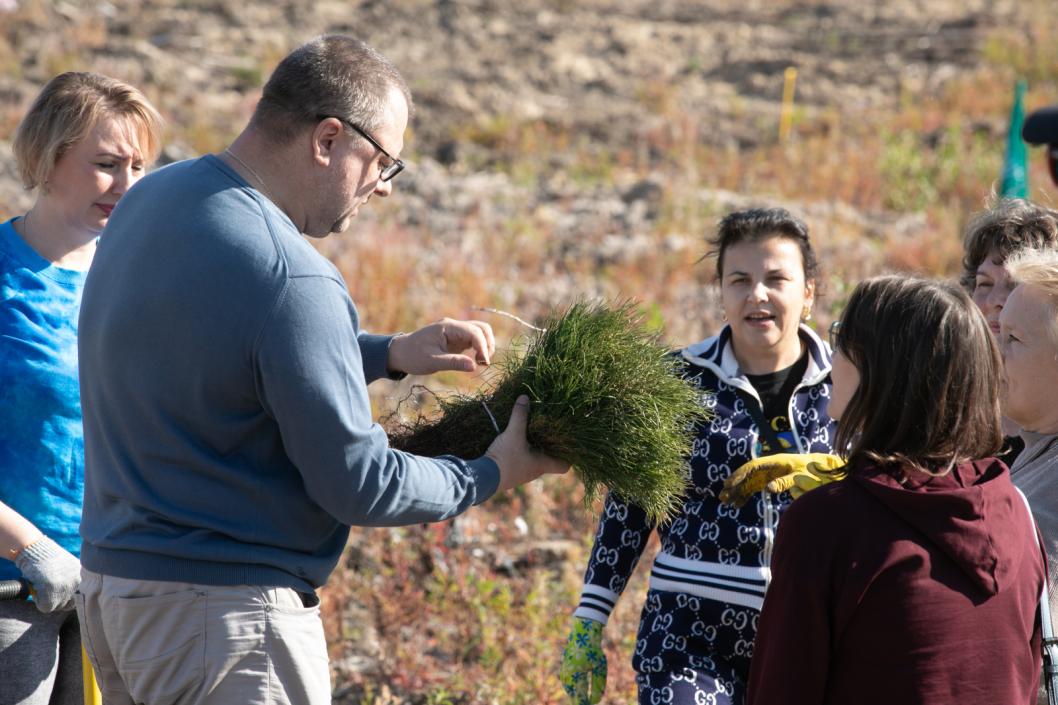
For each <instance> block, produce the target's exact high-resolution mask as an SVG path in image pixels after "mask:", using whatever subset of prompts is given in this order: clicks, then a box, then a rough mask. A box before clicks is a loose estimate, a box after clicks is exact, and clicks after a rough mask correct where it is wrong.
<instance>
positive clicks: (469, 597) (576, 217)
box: [0, 0, 1058, 705]
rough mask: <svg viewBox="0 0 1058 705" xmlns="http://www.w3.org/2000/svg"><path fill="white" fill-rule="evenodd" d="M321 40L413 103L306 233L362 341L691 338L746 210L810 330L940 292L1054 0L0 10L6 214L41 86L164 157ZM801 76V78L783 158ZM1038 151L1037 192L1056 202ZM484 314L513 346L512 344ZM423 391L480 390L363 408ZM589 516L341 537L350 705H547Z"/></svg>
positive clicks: (625, 669)
mask: <svg viewBox="0 0 1058 705" xmlns="http://www.w3.org/2000/svg"><path fill="white" fill-rule="evenodd" d="M323 31H342V32H347V33H352V34H354V35H358V36H361V37H362V38H364V39H365V40H367V41H369V42H371V43H373V44H375V45H376V46H378V47H379V48H380V49H382V50H383V52H384V53H386V54H387V55H388V56H390V58H392V59H393V60H394V61H395V63H397V65H398V66H399V67H400V68H401V69H402V70H403V71H404V72H405V74H406V75H407V76H408V79H409V83H410V84H411V86H412V89H413V91H414V92H415V94H416V97H417V101H418V103H419V113H418V117H417V119H416V121H415V123H414V124H413V126H412V130H411V134H410V135H409V136H410V139H409V140H408V146H409V150H408V152H407V154H406V156H407V157H408V161H409V162H411V164H412V166H411V168H409V170H408V172H407V173H406V174H404V175H402V176H401V177H400V180H399V181H398V184H397V193H396V194H395V195H394V196H393V197H392V198H391V199H388V201H385V202H377V201H373V202H372V204H371V208H370V209H369V210H368V211H365V213H364V214H362V215H361V218H360V220H359V221H358V222H357V223H355V224H354V227H353V229H352V231H351V232H350V233H348V234H346V235H344V236H341V237H335V238H331V239H329V240H326V241H324V242H322V243H321V244H320V245H319V246H320V249H321V251H322V252H323V253H324V254H325V255H326V256H327V257H329V258H331V259H332V260H333V261H334V262H335V263H336V264H337V265H338V266H339V268H340V269H341V270H342V272H343V273H344V274H345V276H346V279H347V281H348V283H349V287H350V290H351V292H352V294H353V298H354V300H356V301H357V303H358V305H359V307H360V309H361V314H362V317H363V320H364V323H365V325H366V326H367V327H368V328H369V329H372V330H403V329H409V328H411V327H413V326H416V325H417V324H419V323H422V322H425V321H427V320H430V319H433V318H437V317H439V316H442V315H455V316H470V315H487V314H475V313H474V311H473V310H472V307H473V306H491V307H496V308H500V309H504V310H507V311H511V312H513V313H516V314H518V315H520V316H522V317H523V318H527V319H530V320H532V319H535V318H538V317H539V316H541V315H542V314H543V313H544V312H546V311H548V310H549V309H551V308H553V307H556V306H562V305H564V304H567V303H569V301H571V300H572V299H573V298H574V297H576V296H582V295H585V294H588V295H595V296H601V297H607V298H619V297H620V298H625V297H631V298H635V299H637V300H638V301H640V302H641V304H642V306H643V307H644V309H645V310H646V311H647V313H648V315H649V319H650V320H651V322H652V324H653V325H656V326H657V327H658V328H659V329H661V330H662V331H663V332H664V334H665V336H666V337H667V339H668V340H670V341H671V342H672V344H673V345H679V344H684V343H687V342H690V341H692V340H695V339H698V338H701V337H704V336H705V335H707V334H708V333H709V332H710V331H712V330H714V329H715V327H716V325H717V322H718V319H719V315H718V304H717V300H716V295H715V291H714V290H713V289H712V287H711V269H710V267H709V266H708V265H707V264H704V263H701V262H700V261H699V260H700V258H701V257H702V255H703V253H704V250H705V245H704V241H703V236H704V235H705V234H706V233H708V232H709V230H710V228H711V227H712V225H713V224H714V223H715V221H716V220H717V218H718V217H719V216H721V215H722V214H724V213H725V212H727V211H729V210H731V209H734V208H738V207H743V206H746V205H750V204H781V205H785V206H787V207H789V208H790V209H791V210H793V211H795V212H797V213H799V214H801V215H802V216H803V217H804V218H805V219H806V220H807V221H808V223H809V225H810V227H811V229H812V231H813V233H814V237H815V240H816V244H817V247H818V249H819V252H820V261H821V264H822V267H823V272H824V274H823V278H824V281H823V282H822V283H823V288H824V291H825V292H826V295H825V298H824V299H823V300H822V302H821V303H820V306H819V307H818V308H817V314H816V318H817V322H818V324H819V325H820V326H824V325H826V324H827V323H828V322H829V320H830V319H831V318H832V317H833V315H834V314H835V313H836V312H837V311H838V310H840V307H841V305H842V302H843V300H844V298H845V296H846V295H847V292H848V291H849V289H850V287H851V286H853V285H854V284H855V282H856V281H858V280H859V279H862V278H863V277H866V276H869V275H872V274H875V273H878V272H881V271H886V270H900V271H915V272H919V273H923V274H927V275H931V276H951V275H953V274H955V273H956V272H957V270H958V266H959V258H960V231H961V229H962V227H963V226H964V224H965V222H966V220H967V218H968V216H969V215H970V214H971V213H972V212H974V211H977V210H980V209H981V208H982V207H983V206H984V205H985V203H986V201H987V199H988V197H989V194H990V192H991V191H992V189H993V188H994V187H995V184H996V181H997V179H998V176H999V173H1000V168H1001V163H1002V153H1003V148H1004V140H1005V129H1006V119H1007V115H1008V111H1009V108H1010V101H1011V99H1012V95H1013V82H1014V80H1015V79H1017V78H1019V77H1022V78H1026V79H1027V80H1028V81H1029V93H1028V103H1029V108H1030V109H1031V108H1033V107H1038V106H1040V105H1043V104H1047V103H1051V102H1058V12H1055V11H1054V7H1053V3H1052V2H1049V1H1048V0H1022V1H1019V2H1013V1H1008V2H985V1H984V0H968V1H967V2H955V1H954V0H952V1H949V0H928V1H926V2H903V1H900V0H896V1H894V2H886V3H875V2H867V0H859V1H857V2H852V3H837V2H830V1H829V0H822V1H820V2H807V1H801V0H780V1H779V2H770V3H764V2H759V1H757V0H749V1H748V2H742V3H738V5H737V7H735V6H734V4H733V3H727V2H721V1H720V0H699V1H695V2H677V1H675V0H651V1H650V2H648V1H647V0H626V1H625V2H620V1H619V0H586V1H585V2H579V3H574V2H570V1H569V0H528V1H526V0H522V1H521V2H517V3H516V2H506V1H503V0H466V1H460V0H430V1H426V0H394V1H393V2H389V3H382V2H359V3H347V2H337V1H326V0H320V1H317V2H312V3H310V2H307V1H306V0H278V1H276V2H267V3H266V2H263V1H262V2H257V1H256V0H244V2H241V3H231V2H224V1H222V0H188V1H186V2H179V1H177V0H157V1H155V2H146V1H144V0H109V1H104V2H74V1H73V0H68V1H56V2H49V1H46V0H0V154H3V156H2V157H0V217H5V218H6V217H9V216H10V215H14V214H17V213H20V212H22V210H23V209H24V208H26V207H27V205H28V204H29V202H30V199H31V196H30V194H26V193H24V192H22V191H21V190H20V189H19V187H18V185H17V183H16V182H15V180H14V174H13V167H12V165H11V160H10V157H9V154H10V152H9V150H8V149H7V143H6V141H7V140H9V139H10V135H11V133H12V131H13V129H14V127H15V125H16V124H17V122H18V120H19V118H20V116H21V115H22V113H23V111H24V110H25V108H26V107H27V106H28V102H29V100H30V99H31V98H32V96H33V95H34V94H35V92H36V90H37V89H38V88H39V86H40V85H41V84H42V83H43V82H44V81H46V80H47V79H48V78H50V77H51V76H52V75H54V74H55V73H57V72H59V71H62V70H69V69H88V70H96V71H100V72H104V73H109V74H112V75H115V76H118V77H121V78H124V79H126V80H129V81H131V82H133V83H135V84H136V85H138V86H140V87H141V88H143V89H144V91H145V92H146V93H147V94H148V96H149V97H150V98H151V99H152V100H153V101H155V103H156V104H157V105H158V106H159V107H160V108H161V109H162V111H163V113H165V114H166V116H167V118H168V119H169V122H170V129H169V133H168V135H167V142H168V144H169V147H168V148H167V151H166V157H165V158H166V159H170V160H171V159H178V158H184V157H187V156H193V155H195V154H199V153H203V152H207V151H212V150H217V149H220V148H222V147H223V146H224V145H225V144H226V142H227V141H228V140H230V139H231V138H232V137H233V136H234V135H235V134H237V132H238V130H239V129H240V127H241V125H242V124H243V123H244V121H245V119H246V117H247V116H248V114H249V111H250V110H251V109H252V107H253V105H254V102H255V100H256V97H257V95H258V92H259V88H260V86H261V84H262V83H263V81H264V80H265V79H266V78H267V75H268V73H269V71H270V70H271V68H272V67H273V66H274V64H275V63H276V61H278V59H279V58H281V57H282V56H283V55H284V54H285V53H286V52H287V51H288V50H289V49H291V48H292V47H293V46H296V45H297V44H298V43H300V42H301V41H303V40H305V39H307V38H308V37H311V36H313V35H314V34H317V33H320V32H323ZM787 65H795V66H797V67H798V69H799V71H800V74H799V81H798V86H797V107H796V110H795V113H794V123H793V131H792V134H791V137H790V138H789V139H788V140H787V141H785V142H783V143H780V142H779V140H778V138H777V126H778V114H779V110H778V99H779V97H780V95H781V90H782V71H783V69H784V68H785V67H786V66H787ZM1031 158H1032V162H1031V164H1030V179H1031V184H1032V193H1033V197H1034V198H1037V199H1039V200H1041V201H1044V202H1048V203H1052V204H1053V203H1054V202H1055V201H1056V196H1058V190H1056V189H1055V188H1054V187H1053V186H1052V185H1051V184H1050V183H1049V180H1048V178H1047V175H1046V173H1045V171H1044V168H1043V164H1042V156H1041V155H1040V154H1039V153H1038V151H1033V152H1032V154H1031ZM489 320H490V322H491V323H493V325H494V326H495V327H496V329H497V331H498V333H499V336H500V340H501V342H502V341H505V340H510V339H511V338H512V337H514V336H517V335H519V334H520V333H521V331H520V330H519V328H518V326H517V325H516V324H513V323H511V322H510V321H508V320H507V319H504V318H497V317H490V318H489ZM416 383H419V384H421V383H426V384H428V385H429V386H430V387H431V388H432V389H437V390H441V389H444V388H449V387H457V386H458V387H462V388H470V387H473V386H474V385H475V384H476V383H477V380H474V379H465V378H460V377H458V376H452V375H448V376H441V377H440V378H438V379H431V380H428V381H427V380H422V379H415V380H410V381H408V382H406V383H404V384H403V385H387V384H385V383H382V384H379V385H377V387H378V388H377V389H375V390H374V392H375V394H376V397H375V402H376V408H377V411H378V413H379V415H380V416H383V415H385V414H388V413H391V412H392V411H393V409H394V408H395V407H396V405H397V402H398V400H401V399H406V398H408V395H409V394H410V393H411V392H410V385H411V384H416ZM424 401H425V403H429V398H428V395H427V397H426V398H425V399H424ZM594 520H595V516H594V515H593V513H592V512H590V511H585V509H584V507H583V506H582V504H581V502H580V495H579V488H578V487H577V486H576V484H575V482H573V480H572V478H560V479H555V478H552V479H547V480H544V481H542V482H539V483H536V484H535V485H534V486H531V487H528V488H522V489H520V490H518V491H515V492H512V493H510V494H509V495H508V496H505V497H497V498H494V499H493V500H491V501H490V502H489V503H487V504H486V505H484V506H482V507H479V508H476V509H475V510H473V511H471V512H469V513H468V514H467V515H466V516H464V517H461V518H459V519H457V520H454V521H452V522H448V523H446V524H441V525H436V526H422V527H410V528H405V529H392V530H361V529H354V530H353V533H352V536H351V540H350V545H349V550H348V552H347V554H346V556H345V557H344V559H343V561H342V562H341V564H340V566H339V568H338V569H337V571H336V573H335V575H334V576H333V578H332V580H331V582H330V584H329V585H328V586H327V588H326V589H324V590H323V591H322V593H323V600H324V614H325V621H326V626H327V630H328V635H329V640H330V650H331V654H332V657H333V665H334V686H335V693H336V699H337V700H338V701H340V702H343V703H357V704H360V703H364V704H376V705H391V704H396V703H416V704H426V703H430V704H437V705H440V704H443V703H452V704H454V703H558V702H562V700H563V698H562V696H561V689H560V687H559V685H558V682H557V679H556V676H555V674H556V672H557V663H558V659H559V655H560V653H561V648H562V644H563V642H564V638H565V629H566V626H567V623H568V615H569V613H570V612H571V610H572V608H573V605H574V603H575V601H576V599H577V596H578V591H579V582H580V578H581V574H582V571H583V567H584V564H585V560H586V556H587V552H588V548H589V547H590V540H591V534H592V530H593V526H594ZM652 550H653V547H651V548H650V549H648V552H647V557H649V555H650V553H651V552H652ZM643 563H644V565H641V568H640V571H639V574H638V575H637V577H636V578H635V579H634V580H633V581H632V583H631V585H630V587H629V589H628V591H627V593H626V596H625V598H624V599H623V600H622V601H621V603H620V604H619V606H618V609H617V611H616V613H615V615H614V617H613V619H612V620H611V622H610V625H609V626H608V628H607V632H606V633H607V643H606V646H607V649H608V653H609V655H610V685H609V690H608V693H607V696H606V699H605V701H604V702H607V703H622V702H629V701H633V700H634V692H635V689H634V683H633V680H632V673H631V670H630V667H629V665H628V662H629V658H630V654H631V649H632V646H633V643H634V637H635V630H636V625H637V621H638V611H639V608H640V606H641V603H642V595H643V593H644V589H645V588H644V586H645V580H644V573H645V571H644V568H645V567H646V566H645V564H646V563H648V561H647V560H644V561H643Z"/></svg>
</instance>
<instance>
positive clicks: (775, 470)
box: [720, 453, 847, 507]
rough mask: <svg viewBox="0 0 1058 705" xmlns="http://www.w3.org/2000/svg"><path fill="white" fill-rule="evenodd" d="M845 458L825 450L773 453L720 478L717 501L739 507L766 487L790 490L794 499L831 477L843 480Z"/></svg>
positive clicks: (770, 489) (768, 488)
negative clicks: (722, 485) (721, 482)
mask: <svg viewBox="0 0 1058 705" xmlns="http://www.w3.org/2000/svg"><path fill="white" fill-rule="evenodd" d="M844 467H845V461H844V460H842V459H841V458H839V457H838V456H836V455H829V454H827V453H777V454H775V455H765V456H764V457H762V458H756V459H754V460H751V461H749V462H748V463H746V464H744V465H743V466H741V467H740V468H738V469H737V470H735V472H733V473H731V477H729V478H727V480H725V481H724V489H723V490H721V491H720V501H721V502H724V503H725V504H730V505H731V506H733V507H741V506H742V505H743V504H745V503H746V500H748V499H749V498H750V497H752V496H753V495H755V494H756V493H758V492H760V491H761V490H764V489H767V490H768V491H769V492H771V493H772V494H779V493H780V492H785V491H787V490H789V491H790V495H791V496H792V497H793V498H794V499H797V498H798V497H800V496H801V495H803V494H804V493H805V492H808V491H809V490H814V489H815V488H816V487H819V486H820V485H825V484H827V483H828V482H834V481H835V480H844V479H845V477H846V475H847V473H846V472H845V471H844V470H843V468H844Z"/></svg>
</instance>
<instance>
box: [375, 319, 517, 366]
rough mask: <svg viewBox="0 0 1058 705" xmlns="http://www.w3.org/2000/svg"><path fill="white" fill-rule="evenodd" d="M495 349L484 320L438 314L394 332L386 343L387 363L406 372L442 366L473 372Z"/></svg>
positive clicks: (488, 362) (486, 360) (490, 331)
mask: <svg viewBox="0 0 1058 705" xmlns="http://www.w3.org/2000/svg"><path fill="white" fill-rule="evenodd" d="M494 352H496V338H495V336H493V334H492V326H490V325H489V324H488V323H485V322H484V321H457V320H454V319H451V318H442V319H441V320H439V321H437V322H436V323H431V324H430V325H428V326H424V327H422V328H420V329H419V330H417V331H415V332H414V333H409V334H407V335H398V336H397V337H395V338H394V339H393V342H392V343H390V346H389V360H388V363H389V364H388V367H389V369H390V370H392V371H394V372H405V373H407V374H409V375H429V374H433V373H434V372H440V371H442V370H457V371H460V372H474V371H475V370H477V369H478V365H488V364H490V363H491V361H492V354H493V353H494Z"/></svg>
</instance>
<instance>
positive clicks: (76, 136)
mask: <svg viewBox="0 0 1058 705" xmlns="http://www.w3.org/2000/svg"><path fill="white" fill-rule="evenodd" d="M161 130H162V119H161V116H160V115H159V114H158V112H157V111H156V110H155V109H154V107H152V106H151V105H150V103H149V102H148V101H147V99H146V98H144V96H143V95H142V94H141V93H140V92H139V91H138V90H136V89H135V88H133V87H132V86H129V85H128V84H126V83H123V82H121V81H118V80H115V79H112V78H108V77H106V76H100V75H98V74H93V73H64V74H62V75H60V76H56V77H55V78H54V79H52V80H51V81H50V82H49V83H48V84H47V85H46V86H45V87H44V89H43V90H42V91H41V93H40V95H38V96H37V98H36V100H35V101H34V102H33V104H32V106H31V107H30V109H29V112H28V113H27V114H26V116H25V117H24V118H23V120H22V123H21V124H20V125H19V127H18V130H17V131H16V133H15V139H14V145H13V151H14V153H15V162H16V165H17V167H18V172H19V175H20V177H21V179H22V182H23V185H24V186H25V187H26V188H27V189H35V190H36V192H37V198H36V201H35V202H34V204H33V206H32V208H30V209H29V211H28V212H27V213H25V214H23V215H21V216H17V217H14V218H12V219H10V220H8V221H7V222H5V223H2V224H0V551H2V556H3V559H4V560H0V580H9V579H14V578H24V579H25V580H28V581H29V582H30V583H31V584H32V585H33V588H34V592H35V597H34V600H33V601H32V602H17V601H10V602H0V684H2V690H3V696H4V697H3V700H4V702H18V703H34V704H35V703H41V704H45V703H53V704H54V703H80V702H81V698H82V689H81V650H80V644H79V636H78V634H79V632H78V625H77V616H76V614H75V613H74V611H73V607H74V605H73V596H74V593H75V591H76V589H77V584H78V581H79V579H80V565H79V563H78V559H77V555H78V554H79V551H80V545H81V539H80V536H79V535H78V525H79V524H80V518H81V502H82V494H83V487H84V472H83V470H84V443H83V432H82V428H81V402H80V395H79V391H78V375H77V317H78V312H79V308H80V302H81V289H82V286H83V284H84V281H85V276H86V274H87V270H88V268H89V265H91V263H92V257H93V255H94V254H95V248H96V239H97V238H98V237H99V234H100V232H101V231H102V230H103V227H104V226H105V225H106V223H107V220H108V218H109V217H110V214H111V211H113V209H114V207H115V206H116V205H117V203H118V202H119V201H120V199H121V197H122V196H123V195H124V193H125V191H126V190H128V188H129V187H131V186H132V185H133V184H134V183H135V182H136V181H137V180H138V179H139V178H140V177H141V176H142V175H143V173H144V169H145V167H146V166H147V165H148V164H149V163H151V162H152V161H153V160H154V158H155V157H156V156H157V154H158V151H159V146H160V139H161Z"/></svg>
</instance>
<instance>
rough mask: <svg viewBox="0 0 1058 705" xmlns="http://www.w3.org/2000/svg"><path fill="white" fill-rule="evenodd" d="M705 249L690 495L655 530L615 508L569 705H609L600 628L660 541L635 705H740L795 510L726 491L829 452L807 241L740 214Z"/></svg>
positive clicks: (604, 521)
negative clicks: (775, 459) (773, 570)
mask: <svg viewBox="0 0 1058 705" xmlns="http://www.w3.org/2000/svg"><path fill="white" fill-rule="evenodd" d="M710 244H711V245H712V252H711V254H715V255H716V258H717V260H716V270H717V278H718V280H719V284H720V299H721V304H722V306H723V312H724V319H725V321H726V324H725V325H724V326H723V328H722V329H721V330H720V332H719V333H718V334H717V335H715V336H713V337H710V338H707V339H706V340H703V341H701V342H698V343H695V344H693V345H690V346H688V347H686V348H684V349H683V350H682V351H680V355H681V356H682V358H683V361H684V363H685V365H686V375H687V377H688V378H689V379H691V380H693V382H694V383H695V384H696V385H697V386H698V387H699V388H700V389H701V391H702V402H703V404H704V405H705V406H706V407H707V408H708V410H709V416H710V419H709V420H708V421H706V422H703V423H702V424H701V425H700V426H699V428H698V429H697V434H698V435H697V439H696V440H695V441H694V446H693V452H692V454H691V456H690V457H689V458H688V459H687V460H688V465H689V473H690V478H691V483H692V486H691V489H690V491H689V493H688V495H687V498H686V500H685V501H684V504H683V506H682V508H681V510H680V511H679V512H678V513H677V514H676V515H675V517H674V518H673V519H672V521H670V522H668V523H666V524H664V525H661V526H653V525H651V524H650V523H649V522H648V521H647V520H646V516H645V513H644V512H643V510H642V509H641V508H639V507H637V506H635V505H634V504H631V503H629V502H627V501H625V500H624V499H622V498H621V497H618V496H616V495H614V494H613V493H611V494H610V495H609V496H608V497H607V499H606V504H605V507H604V509H603V514H602V518H601V519H600V521H599V527H598V531H597V532H596V535H595V544H594V546H593V547H592V552H591V557H590V559H589V563H588V568H587V571H586V574H585V577H584V588H583V591H582V593H581V598H580V604H579V605H578V607H577V608H576V610H575V612H574V615H573V617H574V618H573V629H572V632H571V634H570V637H569V640H568V642H567V646H566V649H565V652H564V654H563V663H562V667H561V677H562V680H563V685H564V686H565V689H566V692H567V694H568V695H569V696H570V699H571V702H572V703H573V704H574V705H585V704H586V703H595V702H598V701H599V699H600V698H601V697H602V694H603V690H604V688H605V685H606V662H605V655H604V653H603V651H602V646H601V643H602V629H603V626H604V625H605V624H606V622H607V620H608V619H609V616H610V614H611V612H612V611H613V609H614V607H615V605H616V602H617V600H618V598H619V597H620V595H621V593H622V591H623V590H624V589H625V586H626V584H627V582H628V579H629V577H630V576H631V575H632V572H633V570H634V569H635V566H636V563H637V562H638V560H639V558H640V556H641V555H642V553H643V551H644V549H645V548H646V545H647V542H648V539H649V538H650V534H651V533H652V532H653V531H655V530H657V532H658V536H659V538H660V540H661V551H660V553H659V554H658V555H657V556H656V558H655V559H654V565H653V568H652V570H651V574H650V589H649V591H648V593H647V597H646V602H645V604H644V607H643V612H642V617H641V619H640V626H639V634H638V637H637V640H636V647H635V653H634V655H633V657H632V666H633V668H634V669H635V670H636V684H637V686H638V691H639V702H640V703H643V704H644V705H648V704H651V703H656V702H668V703H681V704H682V703H687V704H688V705H694V704H696V703H701V702H711V703H715V704H716V705H742V703H743V701H744V698H745V688H746V681H747V678H748V675H749V662H750V658H751V656H752V654H753V639H754V636H755V634H756V622H757V618H758V615H759V610H760V606H761V603H762V601H763V598H764V593H765V590H766V589H770V588H768V582H769V577H770V574H769V570H768V565H769V563H770V560H771V551H772V539H773V532H774V530H775V527H776V525H777V524H778V522H779V517H780V516H781V515H782V514H783V512H784V511H785V510H786V508H787V507H788V506H789V504H790V502H791V498H790V495H789V494H788V493H780V494H778V495H774V496H773V495H769V494H767V493H764V492H758V493H756V494H754V496H753V497H751V498H750V501H748V502H747V503H745V504H744V505H743V506H741V507H740V508H735V507H730V506H727V505H723V504H721V503H720V498H719V495H720V491H721V488H722V486H723V482H724V479H725V478H726V477H727V476H728V475H729V474H730V473H731V471H732V469H734V468H736V467H738V466H740V465H742V464H743V463H744V462H746V461H747V460H749V459H750V458H756V457H759V456H763V455H770V454H773V453H781V452H784V451H789V452H792V453H809V452H816V453H820V452H822V453H829V452H831V451H832V447H833V441H832V435H833V430H834V425H833V422H832V421H831V419H830V418H829V417H828V416H827V415H826V412H825V407H826V399H827V397H828V396H829V394H830V351H829V350H828V348H827V346H826V344H825V343H824V342H823V341H822V340H821V339H820V338H819V337H818V336H817V335H816V333H815V332H814V331H813V330H812V329H811V328H809V327H808V326H807V325H806V321H808V320H809V319H810V318H811V312H812V305H813V303H814V301H815V292H816V281H817V278H818V265H817V263H816V257H815V253H814V251H813V249H812V245H811V242H810V241H809V236H808V228H807V227H806V226H805V224H804V223H803V222H802V221H801V220H800V219H798V218H796V217H794V216H793V215H791V214H790V213H789V212H788V211H786V210H784V209H781V208H768V209H751V210H745V211H738V212H735V213H731V214H729V215H727V216H726V217H724V218H723V219H722V220H721V221H720V224H719V226H718V228H717V231H716V235H715V237H714V238H713V239H712V240H711V241H710Z"/></svg>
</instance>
